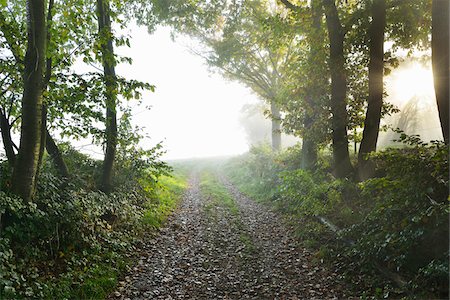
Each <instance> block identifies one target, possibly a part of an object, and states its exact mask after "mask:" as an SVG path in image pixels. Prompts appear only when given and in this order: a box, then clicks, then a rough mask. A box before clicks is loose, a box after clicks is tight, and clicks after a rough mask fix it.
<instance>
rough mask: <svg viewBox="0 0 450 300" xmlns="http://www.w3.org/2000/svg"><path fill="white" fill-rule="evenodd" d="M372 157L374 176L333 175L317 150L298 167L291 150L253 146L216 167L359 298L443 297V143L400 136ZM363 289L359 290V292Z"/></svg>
mask: <svg viewBox="0 0 450 300" xmlns="http://www.w3.org/2000/svg"><path fill="white" fill-rule="evenodd" d="M403 141H404V142H405V143H406V145H405V147H404V148H400V149H399V148H397V149H386V150H383V151H380V152H377V153H375V154H373V155H372V159H373V161H374V162H375V163H376V174H377V175H376V176H375V177H373V178H371V179H368V180H366V181H360V182H358V181H355V180H352V179H351V178H350V179H336V178H334V177H333V176H332V175H331V174H330V173H329V170H330V169H329V168H330V156H329V154H328V153H327V152H326V151H323V152H321V157H320V159H319V167H318V168H317V170H316V171H314V172H312V171H306V170H301V169H299V168H298V166H299V159H298V158H299V157H301V155H300V154H301V151H300V149H299V148H298V147H294V148H290V149H287V150H286V151H282V152H280V153H273V152H272V151H271V149H270V147H269V146H264V145H262V146H258V147H254V148H252V150H251V151H250V152H249V153H247V154H244V155H242V156H240V157H237V158H234V159H231V160H230V161H229V163H228V164H227V165H226V166H225V167H224V170H225V172H226V174H227V175H228V176H229V178H230V180H232V182H233V183H234V184H236V185H237V186H238V187H239V188H240V190H241V191H242V192H244V193H245V194H247V195H248V196H250V197H252V198H253V199H255V200H257V201H261V202H263V203H266V204H268V205H271V206H273V207H274V208H276V209H277V210H279V211H280V212H283V213H284V214H285V215H286V216H287V218H288V220H289V221H290V222H292V224H293V225H294V226H295V227H296V228H297V233H298V235H299V237H300V238H302V239H303V240H304V243H305V245H307V246H308V247H310V248H312V249H314V250H315V252H316V257H317V259H318V260H320V259H324V260H325V261H327V262H328V263H329V264H332V265H334V266H335V267H336V268H337V270H339V272H340V273H343V274H346V276H347V280H348V281H349V282H352V283H353V285H354V286H355V289H357V290H359V291H361V289H363V290H364V294H365V295H367V296H376V297H380V298H383V297H408V298H417V299H422V298H446V297H447V296H448V254H449V253H448V236H449V228H448V213H449V209H448V199H447V197H448V147H446V146H445V145H444V144H443V143H442V142H432V143H430V144H424V143H422V142H421V141H420V140H419V139H418V138H417V137H407V136H403ZM364 294H363V295H364Z"/></svg>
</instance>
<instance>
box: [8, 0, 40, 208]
mask: <svg viewBox="0 0 450 300" xmlns="http://www.w3.org/2000/svg"><path fill="white" fill-rule="evenodd" d="M45 2H46V1H45V0H28V1H27V40H28V44H27V50H26V54H25V61H24V63H25V70H24V74H23V97H22V124H21V135H20V146H19V151H18V154H17V159H16V165H15V168H14V172H13V177H12V190H13V192H14V193H16V194H18V195H20V196H21V197H22V198H23V199H24V200H25V201H31V200H32V198H33V196H34V191H35V186H36V174H37V171H38V161H39V149H40V144H41V122H42V92H43V89H42V87H43V75H44V68H45V56H46V21H45Z"/></svg>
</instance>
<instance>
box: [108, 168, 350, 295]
mask: <svg viewBox="0 0 450 300" xmlns="http://www.w3.org/2000/svg"><path fill="white" fill-rule="evenodd" d="M203 179H204V175H203V176H202V177H201V178H200V176H199V175H193V176H192V177H191V178H190V181H189V188H188V190H187V191H186V193H185V195H184V197H183V200H182V202H181V203H180V205H179V208H178V209H177V210H176V211H175V212H174V214H173V215H172V216H171V217H170V218H169V220H168V221H167V223H166V224H165V226H164V227H163V228H161V229H160V231H159V233H158V234H157V235H156V236H154V237H153V238H151V239H149V240H147V241H144V243H143V246H142V247H143V251H142V252H141V254H140V259H139V261H138V263H137V265H136V266H135V267H134V268H132V271H131V272H130V273H129V274H127V276H125V277H124V278H123V279H122V280H121V281H120V282H119V285H118V287H117V289H116V291H115V292H113V293H112V294H111V295H110V297H109V299H342V298H345V299H348V298H351V295H349V292H348V290H347V289H346V288H345V284H343V283H342V280H341V279H340V277H339V276H338V275H337V274H335V273H333V272H332V271H331V270H328V269H327V267H326V266H324V265H323V264H321V262H320V260H318V259H317V258H315V257H314V254H313V253H311V252H309V251H308V250H307V249H306V248H305V247H303V246H302V243H301V241H300V240H298V239H296V238H295V237H294V233H293V229H292V228H290V226H289V225H287V223H286V222H284V221H283V218H282V217H281V216H279V215H278V214H276V213H274V212H272V211H270V210H269V209H268V208H267V207H265V206H263V205H260V204H258V203H255V202H253V201H252V200H250V199H248V198H247V197H245V196H243V195H242V194H241V193H240V192H239V191H238V190H237V189H236V188H235V187H234V186H233V185H232V184H230V183H229V182H228V181H227V180H226V179H224V178H221V177H220V176H219V177H217V176H216V175H212V174H208V175H207V180H206V181H204V180H203Z"/></svg>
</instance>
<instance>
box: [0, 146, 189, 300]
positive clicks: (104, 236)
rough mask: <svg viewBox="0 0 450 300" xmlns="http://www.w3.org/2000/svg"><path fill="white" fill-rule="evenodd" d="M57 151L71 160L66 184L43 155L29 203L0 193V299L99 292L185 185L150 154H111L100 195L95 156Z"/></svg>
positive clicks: (122, 269)
mask: <svg viewBox="0 0 450 300" xmlns="http://www.w3.org/2000/svg"><path fill="white" fill-rule="evenodd" d="M63 155H64V158H65V159H66V161H67V163H68V165H72V164H73V165H77V166H78V168H77V169H75V168H74V173H73V174H72V178H73V180H72V181H71V182H70V183H67V182H65V181H62V180H61V179H59V178H58V176H57V174H56V170H55V169H54V168H53V167H52V165H51V163H50V161H49V160H48V158H47V157H45V158H44V162H43V168H42V170H41V174H40V178H41V179H40V182H39V186H38V188H37V193H36V198H35V201H33V202H31V203H24V202H22V201H20V198H19V197H17V196H14V195H12V194H9V193H5V192H1V197H2V199H4V200H5V201H2V202H1V203H0V212H2V213H5V212H8V223H7V224H5V227H3V228H2V231H1V240H0V253H1V254H2V255H1V256H0V269H1V270H2V271H1V272H0V298H1V299H22V298H23V299H24V298H39V299H102V298H105V297H106V296H107V295H108V294H109V293H110V292H111V291H112V289H114V287H115V286H116V283H117V280H118V277H119V276H121V274H122V273H123V272H125V271H126V270H127V268H129V267H130V265H131V264H132V263H133V261H134V257H135V255H136V252H138V251H139V241H141V240H142V239H144V237H145V235H146V234H149V233H151V232H152V230H153V229H155V228H158V227H160V226H161V225H162V224H163V223H164V220H165V219H166V218H167V216H168V215H169V214H170V212H171V211H172V210H173V209H174V208H175V206H176V204H177V203H178V200H179V199H180V198H181V195H182V193H183V191H184V189H185V188H186V176H185V174H184V173H182V172H180V171H175V172H174V173H173V175H169V171H170V168H169V167H168V165H166V164H163V163H161V162H159V161H157V159H156V158H157V156H153V157H148V158H147V159H146V160H145V161H144V160H143V159H142V158H128V159H124V160H118V164H117V166H116V172H117V174H116V175H115V176H114V178H115V181H114V186H115V189H114V192H112V193H110V194H108V195H107V194H105V193H103V192H101V191H98V190H95V189H93V188H92V183H93V182H94V181H95V180H94V178H93V177H92V174H96V172H98V171H99V168H100V166H101V164H100V162H99V161H96V160H93V159H91V158H89V157H87V156H86V155H83V154H81V153H79V152H77V151H75V150H74V149H73V148H71V147H69V146H66V147H65V148H64V151H63ZM136 165H141V166H142V168H136ZM2 167H3V168H6V166H5V163H3V164H2ZM1 184H2V185H3V186H5V185H7V184H8V181H7V180H4V181H2V183H1Z"/></svg>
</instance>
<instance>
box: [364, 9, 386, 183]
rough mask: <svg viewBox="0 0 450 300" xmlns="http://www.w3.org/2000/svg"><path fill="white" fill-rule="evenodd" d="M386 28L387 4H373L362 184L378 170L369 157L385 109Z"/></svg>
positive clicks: (374, 145) (375, 141) (374, 146)
mask: <svg viewBox="0 0 450 300" xmlns="http://www.w3.org/2000/svg"><path fill="white" fill-rule="evenodd" d="M385 26H386V3H385V0H374V1H373V3H372V23H371V24H370V28H369V39H370V42H369V51H370V61H369V98H368V101H367V111H366V119H365V121H364V131H363V136H362V140H361V145H360V147H359V153H358V174H359V179H360V180H366V179H368V178H370V177H372V176H373V174H374V172H375V166H374V165H373V163H372V162H371V161H370V160H368V159H367V155H368V154H369V153H370V152H373V151H375V150H376V147H377V141H378V132H379V130H380V119H381V107H382V105H383V67H384V66H383V64H384V47H383V45H384V31H385Z"/></svg>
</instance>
